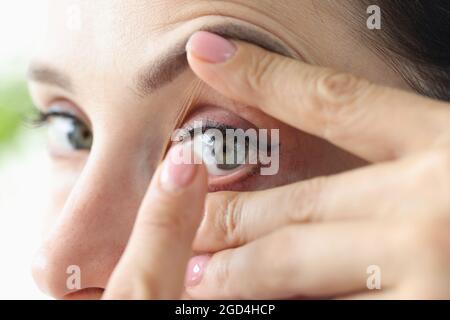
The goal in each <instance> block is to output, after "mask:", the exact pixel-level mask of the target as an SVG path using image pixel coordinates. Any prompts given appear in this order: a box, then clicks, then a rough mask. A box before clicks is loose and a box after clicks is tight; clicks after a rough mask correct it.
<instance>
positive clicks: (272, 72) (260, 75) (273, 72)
mask: <svg viewBox="0 0 450 320" xmlns="http://www.w3.org/2000/svg"><path fill="white" fill-rule="evenodd" d="M284 63H285V62H284V59H279V58H278V57H277V56H275V55H273V54H263V55H253V56H252V57H251V60H250V63H249V64H248V68H249V69H248V72H247V73H246V82H247V85H248V88H249V89H250V91H251V92H260V91H261V90H264V91H266V92H267V91H269V92H270V91H271V90H272V88H273V87H274V86H275V84H274V82H276V81H274V79H276V78H277V74H278V72H279V71H280V69H282V67H283V65H284Z"/></svg>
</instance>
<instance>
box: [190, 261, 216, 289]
mask: <svg viewBox="0 0 450 320" xmlns="http://www.w3.org/2000/svg"><path fill="white" fill-rule="evenodd" d="M210 259H211V257H210V256H207V255H203V256H197V257H193V258H192V259H191V260H190V261H189V263H188V267H187V270H186V280H185V284H186V287H193V286H196V285H198V284H199V283H200V281H202V278H203V274H204V273H205V269H206V265H207V264H208V261H209V260H210Z"/></svg>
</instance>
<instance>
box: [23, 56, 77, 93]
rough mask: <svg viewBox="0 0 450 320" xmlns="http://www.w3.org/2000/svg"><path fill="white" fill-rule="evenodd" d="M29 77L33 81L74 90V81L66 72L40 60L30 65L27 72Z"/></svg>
mask: <svg viewBox="0 0 450 320" xmlns="http://www.w3.org/2000/svg"><path fill="white" fill-rule="evenodd" d="M27 78H28V79H29V80H32V81H36V82H41V83H46V84H49V85H54V86H57V87H60V88H62V89H64V90H66V91H69V92H73V86H72V82H71V81H70V78H69V77H68V76H67V75H66V74H64V73H63V72H60V71H58V70H56V69H54V68H53V67H50V66H47V65H45V64H41V63H39V62H35V63H33V64H31V65H30V67H29V68H28V72H27Z"/></svg>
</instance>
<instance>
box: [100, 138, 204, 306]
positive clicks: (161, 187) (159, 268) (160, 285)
mask: <svg viewBox="0 0 450 320" xmlns="http://www.w3.org/2000/svg"><path fill="white" fill-rule="evenodd" d="M179 151H180V148H179V147H174V149H172V150H171V151H170V152H169V156H168V158H169V159H166V160H165V162H164V163H163V166H162V168H160V169H158V170H157V172H156V173H155V175H154V177H153V180H152V183H151V185H150V188H149V191H148V193H147V195H146V196H145V198H144V200H143V202H142V205H141V208H140V210H139V213H138V216H137V218H136V223H135V226H134V229H133V231H132V234H131V237H130V240H129V242H128V245H127V247H126V249H125V252H124V254H123V255H122V258H121V260H120V261H119V263H118V265H117V267H116V269H115V270H114V272H113V274H112V276H111V279H110V281H109V283H108V285H107V288H106V291H105V294H104V296H103V298H105V299H179V298H180V297H181V293H182V289H183V287H184V278H185V271H186V266H187V263H188V260H189V258H190V256H191V255H192V250H191V247H192V241H193V239H194V235H195V233H196V231H197V228H198V225H199V223H200V220H201V218H202V216H203V206H204V200H205V197H206V192H207V178H206V171H205V169H204V168H203V167H201V166H200V165H194V164H183V163H181V164H177V163H176V161H173V157H174V156H175V155H176V154H177V152H179Z"/></svg>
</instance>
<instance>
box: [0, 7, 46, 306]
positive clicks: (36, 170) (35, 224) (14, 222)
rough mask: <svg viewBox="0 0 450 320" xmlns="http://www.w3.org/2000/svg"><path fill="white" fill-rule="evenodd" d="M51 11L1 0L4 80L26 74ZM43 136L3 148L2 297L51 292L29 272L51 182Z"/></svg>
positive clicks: (0, 159)
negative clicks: (41, 287)
mask: <svg viewBox="0 0 450 320" xmlns="http://www.w3.org/2000/svg"><path fill="white" fill-rule="evenodd" d="M46 15H47V3H46V1H45V0H0V81H8V78H9V77H11V78H13V77H16V78H17V77H20V76H24V74H25V70H26V66H27V64H28V60H29V58H30V56H31V55H32V53H33V50H34V48H35V46H36V43H37V42H39V41H40V39H41V37H42V36H43V33H44V32H45V28H46ZM0 85H2V84H1V83H0ZM40 136H42V134H41V135H40V134H38V132H34V131H33V132H32V131H31V130H27V131H25V132H24V134H23V135H22V136H21V139H20V143H19V144H18V145H17V146H16V145H15V146H14V148H9V149H7V151H4V150H3V149H1V150H0V152H2V154H0V255H1V256H0V299H45V298H46V296H45V295H43V294H42V293H41V292H40V291H39V290H38V289H37V287H36V285H35V284H34V282H33V280H32V277H31V273H30V263H31V259H32V255H33V253H34V251H35V249H36V248H37V246H38V245H39V242H40V230H41V229H40V221H41V218H42V216H41V214H42V213H41V211H42V210H41V209H42V203H43V200H44V199H45V196H46V192H45V190H46V188H47V185H48V175H47V170H48V169H47V161H46V160H47V159H46V154H45V149H44V148H43V144H44V143H43V139H42V138H41V137H40ZM2 150H3V151H2Z"/></svg>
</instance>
